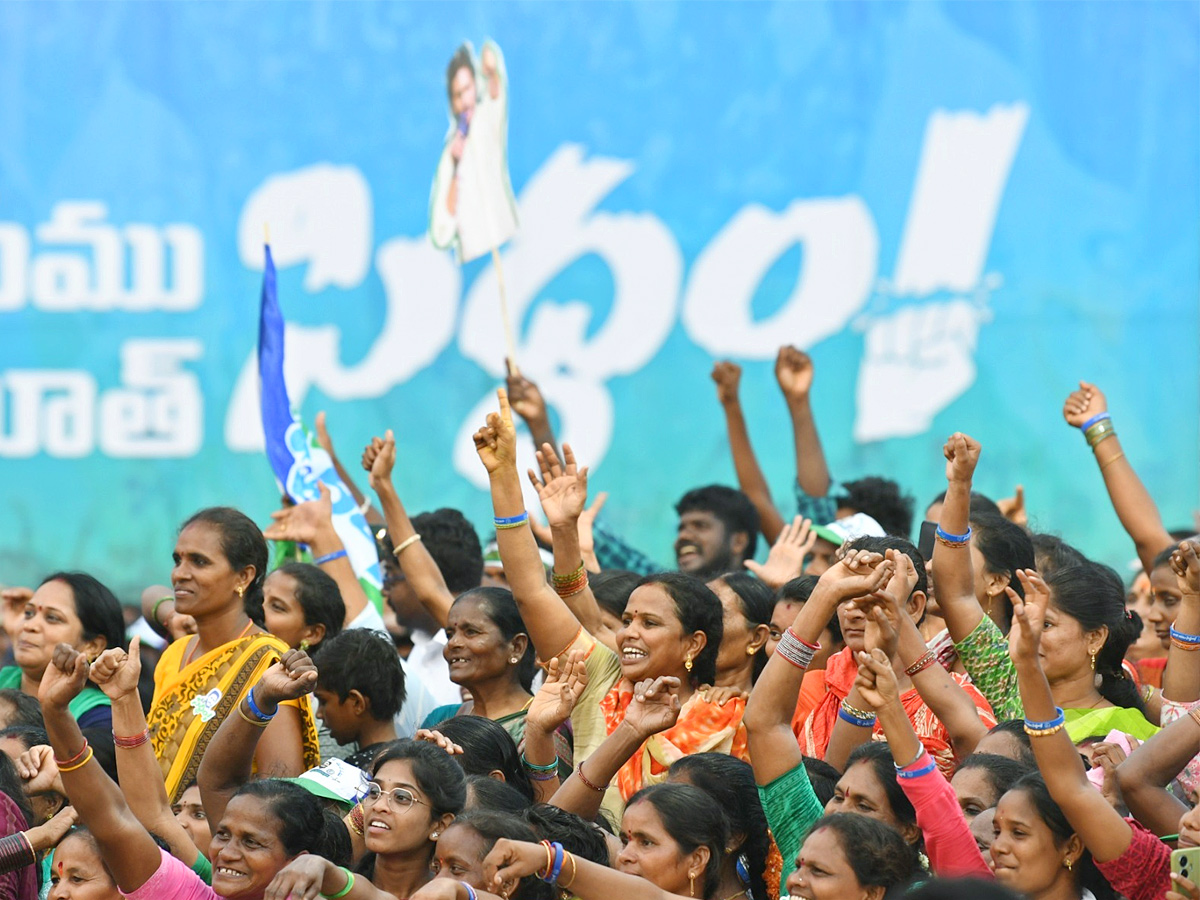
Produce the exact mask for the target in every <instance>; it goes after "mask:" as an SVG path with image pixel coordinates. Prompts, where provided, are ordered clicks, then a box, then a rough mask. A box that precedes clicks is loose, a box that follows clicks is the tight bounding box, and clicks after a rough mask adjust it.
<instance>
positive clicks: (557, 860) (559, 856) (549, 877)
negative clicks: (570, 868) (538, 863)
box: [542, 841, 566, 884]
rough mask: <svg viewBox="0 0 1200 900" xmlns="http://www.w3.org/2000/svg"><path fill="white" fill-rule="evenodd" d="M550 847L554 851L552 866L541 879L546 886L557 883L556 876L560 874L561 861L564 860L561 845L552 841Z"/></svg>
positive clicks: (564, 856) (564, 854) (564, 855)
mask: <svg viewBox="0 0 1200 900" xmlns="http://www.w3.org/2000/svg"><path fill="white" fill-rule="evenodd" d="M550 846H551V847H552V848H553V849H554V866H553V867H552V868H551V869H550V871H549V872H547V873H546V874H545V875H544V876H543V877H542V881H544V882H546V884H554V882H556V881H558V876H559V875H561V874H562V867H563V860H564V859H565V858H566V853H565V852H564V851H563V845H562V844H560V843H558V841H552V842H551V843H550Z"/></svg>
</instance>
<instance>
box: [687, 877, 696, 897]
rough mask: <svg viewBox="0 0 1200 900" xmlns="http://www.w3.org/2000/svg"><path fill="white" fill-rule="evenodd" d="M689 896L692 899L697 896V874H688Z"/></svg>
mask: <svg viewBox="0 0 1200 900" xmlns="http://www.w3.org/2000/svg"><path fill="white" fill-rule="evenodd" d="M688 894H689V895H690V896H692V897H695V896H696V873H695V872H688Z"/></svg>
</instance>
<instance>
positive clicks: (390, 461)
mask: <svg viewBox="0 0 1200 900" xmlns="http://www.w3.org/2000/svg"><path fill="white" fill-rule="evenodd" d="M395 466H396V438H395V436H394V435H393V434H392V429H390V428H389V429H388V430H387V431H386V432H385V433H384V435H383V437H381V438H380V437H374V438H371V443H369V444H367V446H366V447H365V448H363V455H362V467H363V468H364V469H365V470H366V471H367V483H368V484H370V485H371V490H373V491H375V492H376V493H378V492H379V489H380V488H381V487H383V486H384V485H385V484H387V483H388V482H390V481H391V478H392V469H393V468H395Z"/></svg>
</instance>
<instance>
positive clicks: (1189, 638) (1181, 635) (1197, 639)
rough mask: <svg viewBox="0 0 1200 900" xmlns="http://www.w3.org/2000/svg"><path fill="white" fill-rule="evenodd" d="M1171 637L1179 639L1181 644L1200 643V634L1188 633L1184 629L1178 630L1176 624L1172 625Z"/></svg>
mask: <svg viewBox="0 0 1200 900" xmlns="http://www.w3.org/2000/svg"><path fill="white" fill-rule="evenodd" d="M1171 638H1172V639H1173V640H1176V641H1179V643H1181V644H1200V634H1187V633H1186V632H1183V631H1176V630H1175V626H1174V625H1172V626H1171Z"/></svg>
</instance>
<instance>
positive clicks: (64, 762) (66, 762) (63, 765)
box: [54, 738, 88, 769]
mask: <svg viewBox="0 0 1200 900" xmlns="http://www.w3.org/2000/svg"><path fill="white" fill-rule="evenodd" d="M87 752H88V742H87V738H84V739H83V749H81V750H80V751H79V752H78V753H76V754H75V755H74V756H72V757H71V758H70V759H59V758H58V757H57V756H56V757H54V764H55V765H56V766H58V767H59V768H60V769H69V768H70V767H71V766H73V765H75V763H77V762H79V761H80V760H81V759H83V758H84V757H85V756H86V755H87Z"/></svg>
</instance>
